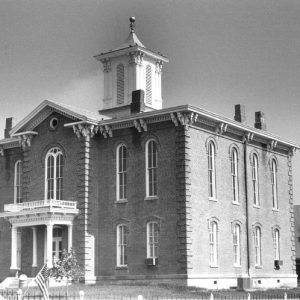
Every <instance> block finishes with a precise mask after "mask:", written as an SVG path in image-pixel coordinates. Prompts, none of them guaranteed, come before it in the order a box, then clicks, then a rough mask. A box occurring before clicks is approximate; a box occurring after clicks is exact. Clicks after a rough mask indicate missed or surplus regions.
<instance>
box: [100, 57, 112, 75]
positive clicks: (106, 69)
mask: <svg viewBox="0 0 300 300" xmlns="http://www.w3.org/2000/svg"><path fill="white" fill-rule="evenodd" d="M101 62H102V64H103V71H104V72H109V71H110V70H111V63H110V58H104V59H101Z"/></svg>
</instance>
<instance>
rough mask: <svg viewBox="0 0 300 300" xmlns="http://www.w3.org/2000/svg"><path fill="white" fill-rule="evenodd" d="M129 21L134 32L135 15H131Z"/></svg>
mask: <svg viewBox="0 0 300 300" xmlns="http://www.w3.org/2000/svg"><path fill="white" fill-rule="evenodd" d="M129 21H130V29H131V32H132V33H133V32H134V27H135V24H134V22H135V17H130V18H129Z"/></svg>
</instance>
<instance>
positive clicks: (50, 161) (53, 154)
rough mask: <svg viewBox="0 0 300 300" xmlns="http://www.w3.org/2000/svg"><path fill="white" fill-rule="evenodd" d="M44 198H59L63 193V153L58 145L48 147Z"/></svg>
mask: <svg viewBox="0 0 300 300" xmlns="http://www.w3.org/2000/svg"><path fill="white" fill-rule="evenodd" d="M45 164H46V167H45V173H46V175H45V177H46V182H45V185H46V188H45V197H46V199H48V200H50V199H54V200H61V199H62V194H63V168H64V158H63V153H62V151H61V150H60V149H59V148H58V147H54V148H52V149H50V150H49V151H48V153H47V155H46V159H45Z"/></svg>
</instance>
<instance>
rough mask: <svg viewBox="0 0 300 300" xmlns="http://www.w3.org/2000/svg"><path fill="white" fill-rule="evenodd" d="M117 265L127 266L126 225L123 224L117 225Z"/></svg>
mask: <svg viewBox="0 0 300 300" xmlns="http://www.w3.org/2000/svg"><path fill="white" fill-rule="evenodd" d="M117 266H118V267H125V266H127V227H126V225H123V224H121V225H118V226H117Z"/></svg>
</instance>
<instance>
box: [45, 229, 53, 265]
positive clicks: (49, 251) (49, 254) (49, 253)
mask: <svg viewBox="0 0 300 300" xmlns="http://www.w3.org/2000/svg"><path fill="white" fill-rule="evenodd" d="M52 242H53V224H47V256H46V261H47V267H48V268H52V260H53V257H52Z"/></svg>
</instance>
